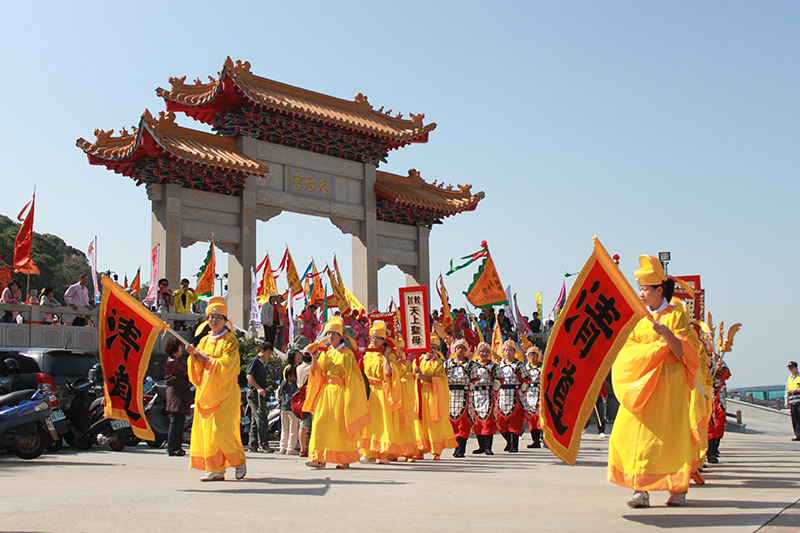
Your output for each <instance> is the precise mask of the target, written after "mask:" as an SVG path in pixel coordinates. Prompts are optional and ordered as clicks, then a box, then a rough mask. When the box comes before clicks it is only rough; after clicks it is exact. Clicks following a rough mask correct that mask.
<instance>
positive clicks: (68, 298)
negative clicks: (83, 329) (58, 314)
mask: <svg viewBox="0 0 800 533" xmlns="http://www.w3.org/2000/svg"><path fill="white" fill-rule="evenodd" d="M87 283H89V274H83V275H81V277H80V278H79V279H78V283H75V284H74V285H70V286H69V288H68V289H67V290H66V291H65V292H64V303H65V304H67V305H68V306H70V307H71V308H73V309H74V310H76V311H77V310H78V309H79V308H81V307H88V308H89V309H92V308H94V305H93V304H92V303H91V302H89V289H87V288H86V284H87ZM72 325H73V326H85V325H86V316H85V315H77V316H76V317H75V320H73V321H72Z"/></svg>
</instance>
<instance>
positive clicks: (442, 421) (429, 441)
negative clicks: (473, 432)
mask: <svg viewBox="0 0 800 533" xmlns="http://www.w3.org/2000/svg"><path fill="white" fill-rule="evenodd" d="M419 368H420V370H421V371H422V373H423V374H425V375H426V376H431V377H432V378H433V381H432V382H431V383H428V382H427V381H422V405H421V410H422V420H418V419H415V420H414V430H415V433H416V435H417V448H418V449H419V450H420V451H421V453H428V452H430V453H433V454H435V455H440V454H441V453H442V450H443V449H445V448H455V447H456V446H457V445H458V443H457V442H456V438H455V435H454V434H453V425H452V424H451V423H450V417H449V416H448V414H449V412H450V410H449V403H450V387H448V385H447V374H446V373H445V371H444V365H443V364H442V361H441V360H440V359H439V358H433V359H427V358H426V359H423V360H422V361H420V363H419Z"/></svg>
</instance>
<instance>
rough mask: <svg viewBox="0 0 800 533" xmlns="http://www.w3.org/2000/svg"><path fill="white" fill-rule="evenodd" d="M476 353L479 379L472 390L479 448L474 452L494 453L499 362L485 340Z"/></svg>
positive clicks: (474, 430) (474, 429)
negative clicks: (494, 359)
mask: <svg viewBox="0 0 800 533" xmlns="http://www.w3.org/2000/svg"><path fill="white" fill-rule="evenodd" d="M475 353H476V354H477V356H478V359H477V360H476V361H475V363H476V364H477V372H478V381H476V382H475V384H474V385H473V391H472V413H473V420H474V421H475V425H474V426H473V428H472V431H473V433H475V436H476V437H477V438H478V449H477V450H473V452H472V453H485V454H486V455H494V453H493V452H492V440H493V438H494V434H495V433H497V423H496V422H495V414H496V413H497V398H496V396H495V391H496V390H497V389H499V388H500V382H499V381H498V380H497V363H495V362H494V361H492V347H491V346H489V345H488V344H487V343H485V342H482V343H480V344H478V348H477V349H476V350H475Z"/></svg>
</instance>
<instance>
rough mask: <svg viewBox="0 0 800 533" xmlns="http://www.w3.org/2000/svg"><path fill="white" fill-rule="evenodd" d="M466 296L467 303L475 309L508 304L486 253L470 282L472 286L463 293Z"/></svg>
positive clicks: (490, 259)
mask: <svg viewBox="0 0 800 533" xmlns="http://www.w3.org/2000/svg"><path fill="white" fill-rule="evenodd" d="M464 294H466V295H467V301H469V303H471V304H472V305H474V306H475V307H480V308H483V309H486V308H488V307H492V306H493V305H501V304H506V305H507V304H508V299H507V298H506V293H505V292H504V291H503V284H502V283H501V282H500V276H498V275H497V269H496V268H495V266H494V261H492V256H491V255H490V254H489V253H488V252H487V253H486V259H484V260H483V264H482V265H481V267H480V268H479V269H478V272H477V273H476V274H475V278H474V279H473V280H472V285H470V286H469V289H467V291H466V292H465V293H464Z"/></svg>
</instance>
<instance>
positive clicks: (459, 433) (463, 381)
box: [444, 339, 478, 457]
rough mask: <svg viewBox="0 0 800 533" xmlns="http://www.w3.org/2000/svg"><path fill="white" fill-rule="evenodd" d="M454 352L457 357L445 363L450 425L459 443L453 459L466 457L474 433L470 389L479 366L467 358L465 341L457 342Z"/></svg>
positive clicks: (475, 378) (475, 379)
mask: <svg viewBox="0 0 800 533" xmlns="http://www.w3.org/2000/svg"><path fill="white" fill-rule="evenodd" d="M452 351H453V353H455V357H454V358H451V359H448V360H447V361H445V363H444V370H445V372H446V373H447V384H448V386H449V387H450V423H451V424H452V425H453V433H454V434H455V436H456V441H457V442H458V446H457V447H456V450H455V452H453V457H464V453H465V452H466V447H467V439H469V434H470V431H472V418H471V417H472V413H471V412H470V389H471V387H472V384H473V383H475V382H476V381H478V364H477V363H476V362H475V361H473V360H472V359H469V358H468V357H467V351H468V347H467V341H465V340H464V339H459V340H457V341H455V342H454V343H453V345H452Z"/></svg>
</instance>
